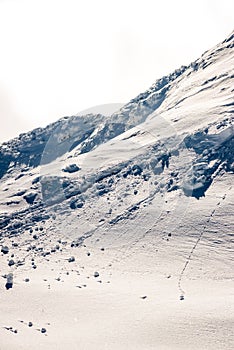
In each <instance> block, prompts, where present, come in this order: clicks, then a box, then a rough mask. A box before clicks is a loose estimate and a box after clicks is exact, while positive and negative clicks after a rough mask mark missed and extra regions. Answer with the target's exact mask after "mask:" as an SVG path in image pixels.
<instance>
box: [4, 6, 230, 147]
mask: <svg viewBox="0 0 234 350" xmlns="http://www.w3.org/2000/svg"><path fill="white" fill-rule="evenodd" d="M233 24H234V1H233V0H230V1H229V0H222V1H220V0H219V1H216V0H196V1H189V0H177V1H176V0H163V1H162V0H160V1H157V0H144V1H143V0H141V1H138V0H83V1H80V0H0V118H1V127H0V141H4V140H7V139H9V138H12V137H14V136H16V135H17V134H18V133H20V132H24V131H27V130H30V129H32V128H34V127H38V126H45V125H47V124H48V123H50V122H52V121H55V120H57V119H58V118H60V117H63V116H65V115H73V114H76V113H78V112H80V111H81V110H84V109H87V108H90V107H92V106H95V105H100V104H107V103H124V102H128V100H130V99H131V98H133V97H135V96H136V95H138V94H139V93H140V92H142V91H144V90H145V89H147V88H148V87H149V86H150V85H151V84H152V83H153V82H154V81H155V80H156V79H157V78H160V77H162V76H163V75H165V74H168V73H170V72H172V71H173V70H174V69H175V68H178V67H180V66H181V65H182V64H189V63H190V62H191V61H193V60H195V59H196V58H198V57H199V56H200V55H201V54H202V53H203V52H204V51H205V50H207V49H209V48H211V47H212V46H214V45H216V44H217V43H218V42H220V41H222V40H223V39H225V37H226V36H227V35H228V34H229V33H230V32H231V31H232V30H233Z"/></svg>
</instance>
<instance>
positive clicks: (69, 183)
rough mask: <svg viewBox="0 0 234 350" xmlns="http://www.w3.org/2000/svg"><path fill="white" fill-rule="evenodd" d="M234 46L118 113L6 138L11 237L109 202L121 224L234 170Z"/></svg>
mask: <svg viewBox="0 0 234 350" xmlns="http://www.w3.org/2000/svg"><path fill="white" fill-rule="evenodd" d="M233 42H234V39H233V34H232V35H231V36H230V37H229V38H227V39H226V40H225V41H223V43H221V44H219V45H217V46H216V47H215V48H214V49H212V50H209V51H207V52H206V53H204V54H203V55H202V57H201V58H200V59H198V60H196V61H195V62H193V63H191V64H190V65H189V66H188V67H184V66H183V67H181V68H180V69H179V70H176V71H175V72H174V73H172V74H170V75H169V76H166V77H163V78H162V79H159V80H157V81H156V83H155V84H153V85H152V87H151V88H150V89H149V90H147V91H146V92H145V93H142V94H140V95H139V96H137V97H136V98H135V99H133V100H131V101H130V102H129V103H128V104H127V105H126V106H124V107H123V108H121V109H120V111H119V112H117V113H114V114H113V115H112V116H111V117H109V118H106V117H104V116H103V115H101V114H98V115H92V114H89V115H87V116H81V117H80V116H73V117H70V118H68V117H65V118H62V119H61V120H59V121H57V122H56V123H53V124H50V125H49V126H48V127H46V128H44V129H42V128H38V129H35V130H33V131H32V132H30V133H27V134H22V135H20V136H19V137H18V138H15V139H13V140H11V141H9V142H6V143H4V144H2V145H1V149H0V152H1V157H0V176H1V178H2V179H1V183H0V186H1V192H2V196H1V202H0V206H1V212H2V214H1V216H0V227H1V233H2V234H7V233H9V232H10V234H13V235H14V234H16V233H20V232H23V230H24V229H25V228H27V227H31V226H32V225H34V224H35V223H37V222H40V221H41V222H43V221H45V220H49V219H50V218H51V217H52V216H53V212H54V211H56V212H60V213H61V212H64V213H70V212H72V211H74V210H77V211H80V212H81V213H83V214H84V211H85V210H87V203H89V205H90V206H91V207H92V206H93V204H92V202H93V201H95V200H97V201H99V198H102V199H103V198H106V200H107V201H109V202H110V203H111V200H112V206H119V209H118V210H117V211H116V213H115V215H113V214H110V215H109V220H110V221H111V222H116V220H117V219H116V218H124V217H128V216H129V215H130V216H131V215H133V214H134V215H135V213H136V212H137V210H138V209H139V207H140V205H143V204H142V203H146V202H147V201H148V200H150V199H152V198H154V197H155V196H158V194H165V193H171V192H175V193H179V195H185V196H189V197H191V196H192V197H196V198H197V199H199V198H201V197H202V196H204V195H205V193H206V191H207V190H208V188H209V187H210V186H211V184H212V182H213V180H214V178H215V177H216V176H217V175H218V174H220V172H223V171H225V172H229V173H233V134H234V133H233V78H234V76H233V66H234V54H233ZM67 169H73V170H74V169H76V170H75V171H67ZM119 193H121V195H119ZM121 197H122V198H124V199H121ZM108 198H112V199H111V200H110V199H108ZM116 198H119V200H117V201H116ZM120 200H122V202H121V203H122V204H121V205H120V203H119V202H118V201H120ZM48 208H50V210H48ZM104 209H105V210H112V211H113V208H112V207H111V206H110V205H109V206H108V209H107V207H106V205H104ZM83 214H81V215H83ZM100 215H101V214H100ZM95 220H96V221H95V222H96V224H97V225H99V220H102V217H101V216H100V217H97V218H96V219H95Z"/></svg>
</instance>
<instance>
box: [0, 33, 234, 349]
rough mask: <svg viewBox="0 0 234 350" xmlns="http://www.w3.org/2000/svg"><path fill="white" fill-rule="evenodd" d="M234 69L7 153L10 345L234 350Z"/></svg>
mask: <svg viewBox="0 0 234 350" xmlns="http://www.w3.org/2000/svg"><path fill="white" fill-rule="evenodd" d="M233 66H234V54H233V37H232V36H230V38H229V40H226V41H224V42H223V43H221V44H219V45H217V46H216V47H215V48H213V49H211V50H208V51H207V52H206V53H205V54H204V55H203V56H202V57H201V58H200V59H198V60H197V61H196V62H193V63H192V64H191V65H189V66H188V67H184V66H183V67H181V68H180V69H178V70H177V71H175V72H174V73H172V74H171V75H169V76H168V77H163V78H162V79H159V80H158V81H156V82H155V84H153V85H152V86H151V87H150V88H149V89H148V91H146V92H144V93H142V94H140V95H139V96H137V97H136V98H135V99H133V100H131V101H130V102H129V103H128V104H126V105H125V106H123V107H121V108H120V110H119V111H118V112H115V113H114V114H112V115H111V116H109V117H107V116H104V115H102V114H96V115H94V114H88V115H84V116H72V117H70V118H68V117H65V118H63V119H61V120H59V121H58V122H56V123H53V124H51V125H49V126H48V127H46V128H45V129H41V128H39V129H36V130H34V131H32V132H30V133H27V134H22V135H20V136H19V137H18V138H16V139H14V140H11V141H9V142H7V143H4V144H3V145H2V146H0V152H1V158H0V177H1V179H0V190H1V198H0V210H1V212H0V229H1V234H0V246H7V247H9V252H8V253H6V254H3V253H2V254H1V255H0V267H1V274H2V276H3V278H2V283H1V284H0V291H1V295H2V297H1V315H2V316H1V320H0V349H1V350H8V349H24V350H27V349H31V348H32V346H34V347H35V344H36V349H42V348H43V349H66V348H76V347H77V346H79V348H81V349H88V350H92V349H95V350H96V349H110V348H111V349H134V350H135V349H198V348H199V349H218V350H219V349H220V350H221V349H222V350H223V349H224V350H225V349H227V350H229V349H231V348H233V342H234V338H233V331H232V329H233V321H234V320H233V307H234V298H233V293H234V284H233V268H232V265H233V227H234V225H233V205H234V204H233V198H234V196H233V195H234V193H233V170H234V164H233V146H234V145H233ZM12 259H13V260H14V265H12V266H9V261H10V260H12ZM10 265H11V264H10ZM10 273H12V274H13V286H12V288H10V289H8V290H7V289H6V287H5V284H6V282H7V276H9V274H10ZM26 280H27V281H28V282H25V281H26ZM19 300H20V302H19ZM29 322H32V327H28V324H29ZM10 327H12V328H10ZM43 328H45V329H46V332H45V333H42V332H41V330H42V329H43ZM16 329H17V333H14V330H16Z"/></svg>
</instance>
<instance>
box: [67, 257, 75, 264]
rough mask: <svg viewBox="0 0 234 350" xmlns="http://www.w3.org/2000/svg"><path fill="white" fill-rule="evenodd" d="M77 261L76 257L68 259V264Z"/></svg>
mask: <svg viewBox="0 0 234 350" xmlns="http://www.w3.org/2000/svg"><path fill="white" fill-rule="evenodd" d="M75 260H76V259H75V257H74V256H71V257H70V258H69V259H68V262H69V263H71V262H74V261H75Z"/></svg>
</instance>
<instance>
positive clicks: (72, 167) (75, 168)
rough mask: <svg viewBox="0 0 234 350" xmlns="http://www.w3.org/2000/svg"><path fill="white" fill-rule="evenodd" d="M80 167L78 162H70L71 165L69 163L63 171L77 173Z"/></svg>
mask: <svg viewBox="0 0 234 350" xmlns="http://www.w3.org/2000/svg"><path fill="white" fill-rule="evenodd" d="M79 170H80V168H79V167H78V165H76V164H70V165H67V166H66V167H65V168H64V169H63V171H64V172H66V173H75V172H76V171H79Z"/></svg>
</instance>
